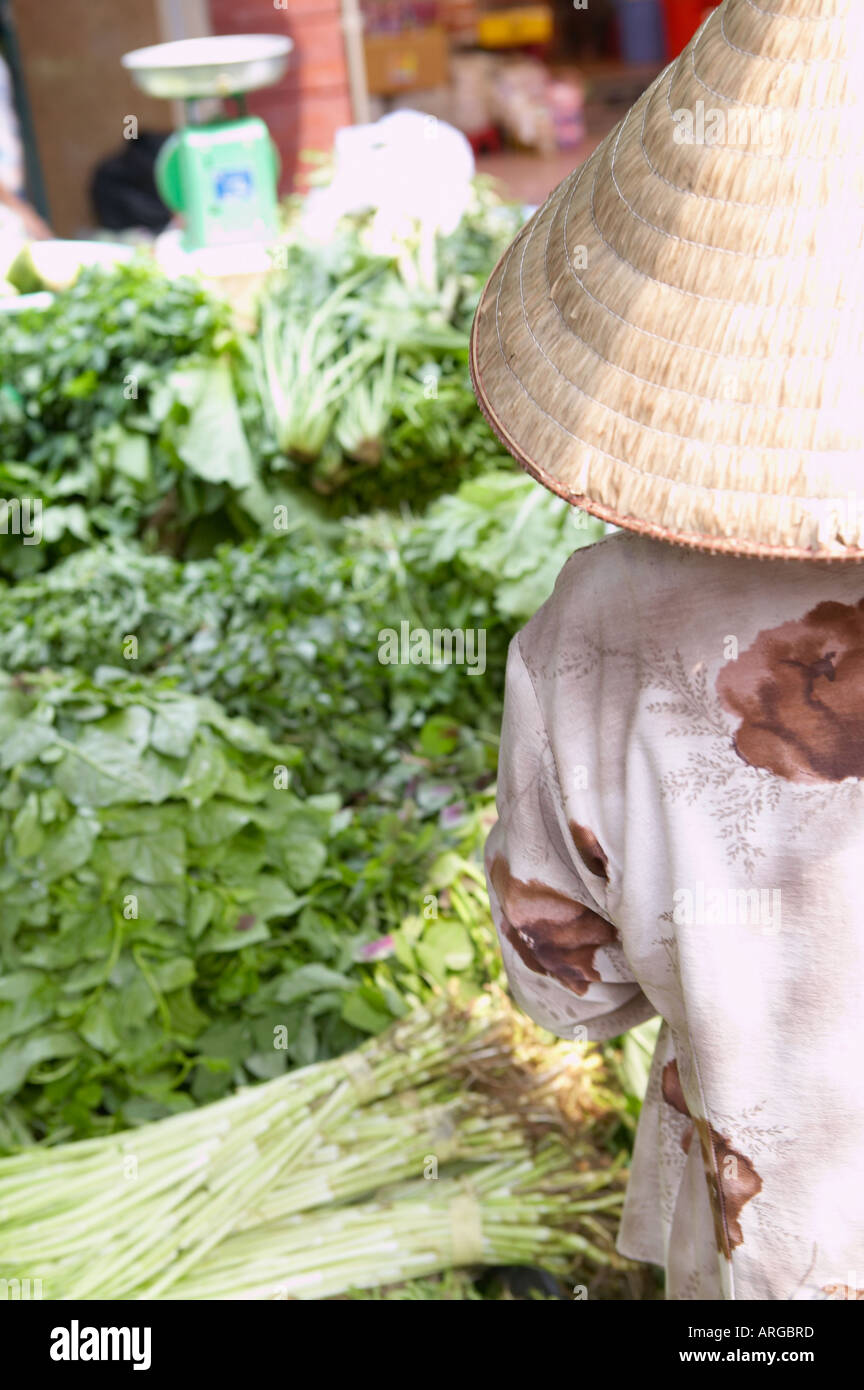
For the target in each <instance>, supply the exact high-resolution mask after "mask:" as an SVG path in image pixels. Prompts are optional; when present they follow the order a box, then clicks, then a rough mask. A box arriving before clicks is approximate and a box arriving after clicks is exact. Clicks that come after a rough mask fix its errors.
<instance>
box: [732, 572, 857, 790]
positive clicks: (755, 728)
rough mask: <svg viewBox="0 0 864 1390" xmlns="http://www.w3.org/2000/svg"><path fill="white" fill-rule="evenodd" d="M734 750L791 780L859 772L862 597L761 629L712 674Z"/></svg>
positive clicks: (840, 776) (820, 605) (830, 778)
mask: <svg viewBox="0 0 864 1390" xmlns="http://www.w3.org/2000/svg"><path fill="white" fill-rule="evenodd" d="M717 694H718V695H719V697H720V700H721V702H722V704H723V706H724V708H725V709H727V710H728V711H729V712H730V713H731V714H734V715H738V716H739V717H740V719H741V723H740V725H739V727H738V730H737V732H736V734H735V748H736V751H737V752H738V754H739V756H740V757H741V758H743V759H744V761H745V762H746V763H750V765H751V766H752V767H762V768H766V769H767V770H768V771H769V772H773V773H775V774H776V775H777V776H778V777H785V778H786V779H788V780H789V781H792V782H812V781H816V782H841V781H843V779H844V778H846V777H864V599H861V600H860V602H859V603H857V604H848V603H835V602H833V601H827V602H825V603H818V604H817V605H816V607H815V608H812V609H811V610H810V612H809V613H805V615H804V617H803V618H800V619H796V620H795V621H793V622H788V623H782V624H781V625H780V626H779V627H774V628H766V629H764V630H763V631H762V632H760V633H759V634H758V636H757V638H756V640H755V641H754V643H753V644H752V646H750V647H748V649H747V651H746V652H743V653H742V654H741V655H740V656H739V657H738V660H737V661H734V662H730V663H729V664H728V665H727V666H724V667H723V669H722V670H721V672H720V674H719V675H718V677H717Z"/></svg>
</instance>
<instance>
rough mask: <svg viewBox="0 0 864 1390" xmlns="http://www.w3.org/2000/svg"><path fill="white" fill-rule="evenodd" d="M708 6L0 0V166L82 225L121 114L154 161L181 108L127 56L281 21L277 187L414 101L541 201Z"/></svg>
mask: <svg viewBox="0 0 864 1390" xmlns="http://www.w3.org/2000/svg"><path fill="white" fill-rule="evenodd" d="M710 8H712V6H710V5H706V4H705V3H704V0H591V4H590V6H588V5H586V6H584V7H579V6H578V5H574V3H573V0H554V3H550V4H539V5H518V4H517V5H512V4H506V3H503V0H496V2H495V3H483V0H141V3H138V4H135V5H116V4H113V3H112V2H111V0H66V3H64V5H63V7H62V11H58V9H57V7H56V5H53V4H51V3H49V0H3V3H2V5H0V51H2V56H3V59H4V63H5V66H6V73H5V74H4V81H3V88H2V90H0V97H2V99H3V101H4V104H5V106H6V109H7V113H8V110H9V107H10V104H11V105H12V106H13V107H14V111H15V116H16V122H17V127H18V136H19V140H20V150H19V157H18V159H17V161H16V159H15V158H14V155H11V154H10V153H9V152H8V146H9V143H10V136H9V135H8V134H7V135H6V137H5V140H4V148H6V149H7V153H5V154H4V156H3V164H2V166H0V178H2V180H3V182H4V184H6V186H7V187H8V188H9V189H10V191H11V192H12V193H20V192H22V191H23V190H24V189H26V191H27V193H28V196H29V201H30V202H31V203H32V205H33V206H34V208H35V209H36V211H37V212H38V213H39V214H40V215H41V216H42V217H43V218H44V219H45V221H46V222H48V223H49V224H50V226H51V227H52V228H53V230H54V232H55V233H56V234H57V235H59V236H63V237H80V236H82V235H85V234H86V233H87V232H88V230H91V229H92V228H93V227H94V225H95V226H98V225H99V224H100V221H101V220H102V219H101V218H100V216H99V214H98V212H97V210H96V209H95V208H94V203H93V196H92V185H93V179H94V176H95V174H96V171H97V168H98V167H99V166H100V164H101V163H102V162H103V161H105V160H107V159H110V158H111V157H112V156H115V157H116V156H117V154H118V147H119V146H120V132H121V130H122V126H123V119H124V117H125V116H127V115H128V114H130V113H133V114H134V115H135V116H136V117H137V120H138V123H139V132H140V133H143V134H145V135H146V136H147V137H148V139H147V150H148V153H150V154H151V157H152V152H153V148H154V146H156V147H158V145H157V141H158V139H159V137H162V136H164V135H165V134H167V133H168V132H169V131H170V130H172V129H173V128H175V127H176V126H177V125H179V124H180V123H181V122H182V120H183V111H182V105H181V103H180V102H173V103H172V102H168V103H166V102H165V101H164V100H159V99H158V98H155V97H151V96H147V95H145V94H143V93H142V92H141V91H139V90H137V89H136V88H135V87H134V85H133V82H132V80H131V78H130V76H129V74H128V72H127V71H126V70H125V69H124V68H123V67H122V66H121V62H120V59H121V56H122V55H123V54H124V53H126V52H128V51H129V50H132V49H136V48H140V47H144V46H146V45H151V44H157V43H162V42H168V41H172V40H177V39H184V38H194V37H201V36H205V35H209V34H276V35H285V36H287V37H289V38H290V39H291V40H292V43H293V49H292V56H291V61H290V62H289V64H288V66H287V69H286V71H285V73H284V75H283V76H282V77H281V78H280V79H279V80H278V81H277V82H275V83H274V84H273V85H271V86H268V87H266V88H264V89H262V90H260V91H257V92H255V93H254V94H253V95H252V96H251V97H250V99H249V109H250V111H251V112H253V113H255V114H257V115H259V116H261V117H262V118H263V119H264V120H265V122H266V124H267V126H268V128H269V130H270V133H271V135H272V138H273V140H274V142H275V144H276V147H277V149H278V153H279V160H280V165H281V172H280V178H279V186H280V191H281V192H283V193H284V192H288V191H292V190H296V189H298V188H302V187H304V186H305V181H306V178H307V176H308V167H307V166H305V165H304V159H303V154H304V151H306V150H318V151H328V150H329V149H330V148H331V146H332V143H333V137H334V134H335V132H336V130H338V129H339V128H340V127H342V126H345V125H349V124H351V123H352V122H366V121H369V120H374V119H376V118H377V117H379V116H381V115H382V114H384V113H385V112H387V111H390V110H393V109H395V108H398V107H400V106H411V107H413V108H415V109H418V110H421V111H425V112H431V113H432V114H434V115H436V116H438V117H440V118H441V119H443V120H446V121H448V122H449V123H451V124H452V125H454V126H456V127H457V128H458V129H460V130H462V131H464V132H465V134H466V135H467V136H468V138H469V140H470V141H471V144H472V147H473V148H474V151H475V154H476V155H477V157H478V167H479V168H480V169H481V170H483V171H488V172H490V173H494V174H495V175H496V176H498V177H500V178H501V179H502V180H503V182H504V184H505V185H506V187H507V190H508V191H509V192H510V193H511V194H512V196H513V197H514V198H515V197H518V198H520V199H522V200H523V201H525V202H529V203H531V202H537V201H539V200H540V199H541V198H542V197H545V195H546V193H548V192H549V190H550V189H551V188H552V187H553V186H554V185H555V184H556V183H557V182H559V180H560V178H561V177H563V175H564V174H565V173H566V172H568V171H569V170H570V169H571V168H572V167H573V166H574V165H575V164H577V163H579V162H580V161H581V160H582V159H583V158H584V157H585V156H586V155H587V154H588V153H589V152H590V150H591V148H593V146H594V145H595V144H596V143H597V142H598V140H599V139H601V138H602V136H603V135H605V134H606V132H607V131H608V130H609V129H610V128H611V126H612V125H613V124H614V123H615V121H616V120H617V119H618V117H619V116H620V115H621V114H622V112H623V110H624V109H625V108H626V106H628V105H629V104H630V103H631V102H632V101H633V100H634V99H635V97H636V96H637V95H638V93H639V92H640V91H642V90H643V88H644V87H645V86H646V85H647V84H648V82H649V81H650V80H651V78H652V77H653V76H654V75H655V74H656V73H657V72H658V71H659V70H660V68H661V67H662V66H664V65H665V63H666V62H668V61H669V60H670V59H671V58H673V57H675V56H676V55H677V53H678V52H680V50H681V48H683V46H684V44H685V43H686V42H687V40H688V39H689V38H690V36H691V34H692V33H693V32H694V30H695V29H696V27H697V26H698V24H699V23H700V21H701V19H702V17H703V16H704V14H705V13H707V11H708V10H709V9H710ZM61 16H62V17H61ZM5 119H6V124H7V126H8V124H9V120H10V117H9V115H8V114H7V116H6V118H5ZM138 152H139V154H141V153H142V151H141V147H140V146H139V147H138ZM144 162H145V161H144V159H143V158H142V160H141V163H142V164H143V163H144ZM114 221H116V217H115V218H114ZM109 225H113V224H112V222H111V219H110V218H109ZM115 229H116V228H115Z"/></svg>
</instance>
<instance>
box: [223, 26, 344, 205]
mask: <svg viewBox="0 0 864 1390" xmlns="http://www.w3.org/2000/svg"><path fill="white" fill-rule="evenodd" d="M209 3H210V21H211V24H212V27H213V33H214V34H287V35H288V36H289V38H291V39H293V40H294V51H293V53H292V55H291V60H290V63H289V66H288V71H287V73H286V74H285V76H284V77H283V79H282V81H281V82H280V83H279V84H278V85H277V86H275V87H266V88H264V89H263V90H262V91H260V92H252V93H251V95H250V97H249V110H250V111H252V112H254V113H255V115H257V116H261V117H262V119H263V120H265V121H266V122H267V125H268V126H269V128H270V133H271V135H272V136H273V139H274V140H275V141H276V144H277V145H278V147H279V154H280V157H281V160H282V178H281V181H280V188H281V190H282V191H283V192H287V191H289V190H290V189H292V188H295V187H301V188H302V187H303V169H302V167H300V165H299V155H300V151H301V150H306V149H314V150H329V149H330V148H331V146H332V144H333V135H334V132H335V131H336V130H338V129H339V127H340V126H343V125H350V123H351V101H350V97H349V89H348V69H347V65H346V62H345V48H344V43H343V38H342V13H341V6H340V5H339V0H278V3H279V7H278V8H277V7H276V6H275V5H274V3H273V0H209Z"/></svg>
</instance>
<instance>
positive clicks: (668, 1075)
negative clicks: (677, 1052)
mask: <svg viewBox="0 0 864 1390" xmlns="http://www.w3.org/2000/svg"><path fill="white" fill-rule="evenodd" d="M662 1091H663V1099H664V1100H665V1101H666V1103H667V1105H671V1106H672V1108H673V1109H674V1110H677V1111H678V1114H679V1115H686V1116H687V1118H688V1119H689V1120H690V1121H691V1125H690V1128H688V1129H687V1130H685V1132H684V1134H683V1135H682V1136H681V1147H682V1149H683V1150H684V1152H685V1153H689V1152H690V1145H691V1143H692V1142H693V1130H694V1128H695V1130H696V1133H697V1134H698V1135H699V1142H700V1145H701V1148H702V1161H703V1163H704V1165H705V1176H706V1178H707V1179H708V1192H709V1195H710V1198H711V1212H712V1215H713V1217H714V1233H715V1236H716V1239H717V1248H718V1249H719V1250H720V1251H721V1253H722V1254H724V1255H725V1256H726V1258H727V1260H729V1259H731V1258H732V1251H733V1250H734V1249H735V1247H736V1246H738V1245H743V1243H744V1235H743V1232H742V1230H741V1222H740V1219H739V1218H740V1216H741V1209H742V1208H743V1206H744V1204H745V1202H749V1201H750V1198H751V1197H755V1196H756V1193H757V1192H761V1191H762V1179H761V1178H760V1176H759V1174H758V1173H757V1172H756V1169H755V1168H754V1167H753V1164H752V1163H751V1162H750V1159H749V1158H745V1157H744V1155H743V1154H741V1153H739V1152H738V1151H737V1149H734V1148H733V1147H732V1144H731V1143H730V1141H729V1140H728V1139H727V1138H725V1136H724V1135H722V1134H718V1132H717V1130H716V1129H715V1128H714V1126H713V1125H711V1124H709V1123H708V1121H707V1120H704V1119H701V1118H700V1117H699V1116H694V1115H691V1114H690V1110H689V1108H688V1105H687V1102H686V1100H685V1099H684V1091H683V1089H682V1086H681V1077H680V1076H679V1074H678V1062H677V1060H676V1058H674V1057H673V1058H672V1060H671V1062H667V1063H666V1065H665V1067H664V1068H663V1082H662Z"/></svg>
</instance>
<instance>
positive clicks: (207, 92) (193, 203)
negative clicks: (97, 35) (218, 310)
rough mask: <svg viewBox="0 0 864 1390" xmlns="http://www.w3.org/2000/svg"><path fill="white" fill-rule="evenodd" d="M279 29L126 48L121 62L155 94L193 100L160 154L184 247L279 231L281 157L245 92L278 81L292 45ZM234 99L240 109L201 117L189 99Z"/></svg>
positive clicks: (160, 182)
mask: <svg viewBox="0 0 864 1390" xmlns="http://www.w3.org/2000/svg"><path fill="white" fill-rule="evenodd" d="M292 46H293V45H292V42H291V40H290V39H289V38H287V37H283V36H281V35H278V34H226V35H223V36H219V37H212V38H203V39H178V40H176V41H174V42H173V43H157V44H153V45H151V46H150V47H148V48H136V49H133V51H132V52H131V53H124V55H123V57H122V59H121V62H122V63H123V66H124V67H125V68H126V69H127V70H128V71H129V74H130V76H131V77H132V80H133V81H134V82H135V84H136V86H138V87H140V89H141V91H142V92H146V93H147V95H148V96H153V97H163V98H165V99H166V100H169V101H173V100H182V101H184V102H185V103H186V120H187V124H186V125H185V126H184V127H183V129H182V130H179V131H176V132H175V133H174V134H173V135H171V136H169V138H168V140H166V142H165V144H164V145H163V146H162V149H161V150H160V151H159V154H158V156H157V160H156V170H155V174H156V186H157V188H158V189H159V194H160V196H161V197H162V199H163V200H164V202H165V203H167V205H168V207H170V208H171V209H172V210H173V211H175V212H180V213H182V214H183V217H184V219H185V231H184V234H183V248H184V250H186V251H197V250H199V249H201V248H202V247H209V246H226V245H232V244H234V243H237V242H250V241H266V240H268V239H269V238H271V237H273V236H274V235H275V233H276V230H277V197H276V182H277V178H278V174H279V157H278V154H277V151H276V146H275V145H274V143H273V141H272V140H271V138H270V133H269V131H268V130H267V127H266V125H265V124H264V122H263V121H262V120H261V119H260V118H259V117H258V116H249V115H247V113H246V106H245V94H246V93H247V92H253V91H256V90H257V89H258V88H260V87H269V86H270V84H271V83H273V82H278V80H279V78H280V77H281V76H282V74H283V72H284V71H285V68H286V66H287V63H288V55H289V54H290V52H291V49H292ZM212 97H221V98H226V97H231V98H233V100H234V101H236V103H237V107H238V115H237V116H236V117H234V118H230V117H227V116H222V117H218V118H217V119H215V120H211V121H206V122H200V123H199V122H197V121H195V120H194V112H193V110H192V108H191V106H190V103H192V102H195V101H197V100H200V99H201V98H212Z"/></svg>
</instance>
